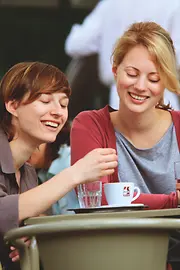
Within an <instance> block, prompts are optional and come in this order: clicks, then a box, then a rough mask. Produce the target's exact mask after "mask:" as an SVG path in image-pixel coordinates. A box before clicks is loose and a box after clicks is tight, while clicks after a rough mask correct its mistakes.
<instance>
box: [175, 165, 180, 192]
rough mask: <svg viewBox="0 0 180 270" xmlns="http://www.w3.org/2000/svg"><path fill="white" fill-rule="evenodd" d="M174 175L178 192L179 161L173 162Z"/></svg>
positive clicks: (179, 188)
mask: <svg viewBox="0 0 180 270" xmlns="http://www.w3.org/2000/svg"><path fill="white" fill-rule="evenodd" d="M174 175H175V180H176V190H180V161H176V162H174Z"/></svg>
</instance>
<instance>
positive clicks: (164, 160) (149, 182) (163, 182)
mask: <svg viewBox="0 0 180 270" xmlns="http://www.w3.org/2000/svg"><path fill="white" fill-rule="evenodd" d="M115 135H116V146H117V152H118V177H119V181H121V182H133V183H135V185H136V186H138V187H139V188H140V190H141V192H142V193H154V194H169V193H171V192H174V191H175V190H176V188H175V176H174V162H175V161H180V155H179V148H178V144H177V138H176V132H175V127H174V125H173V124H172V125H171V126H170V127H169V129H168V130H167V132H166V133H165V134H164V136H163V137H162V138H161V139H160V141H159V142H158V143H157V144H156V145H155V146H153V147H152V148H148V149H138V148H136V147H134V146H133V145H132V144H131V143H130V142H129V141H128V140H127V139H126V138H125V137H124V136H123V135H122V134H121V133H119V132H117V131H115Z"/></svg>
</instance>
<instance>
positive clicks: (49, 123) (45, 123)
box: [42, 121, 59, 129]
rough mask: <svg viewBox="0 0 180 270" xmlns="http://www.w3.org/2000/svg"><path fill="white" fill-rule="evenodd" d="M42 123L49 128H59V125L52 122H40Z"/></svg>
mask: <svg viewBox="0 0 180 270" xmlns="http://www.w3.org/2000/svg"><path fill="white" fill-rule="evenodd" d="M42 123H43V124H44V125H45V126H47V127H50V128H53V129H57V128H58V127H59V123H56V122H52V121H42Z"/></svg>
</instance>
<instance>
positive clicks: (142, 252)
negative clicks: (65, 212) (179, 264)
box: [4, 215, 180, 270]
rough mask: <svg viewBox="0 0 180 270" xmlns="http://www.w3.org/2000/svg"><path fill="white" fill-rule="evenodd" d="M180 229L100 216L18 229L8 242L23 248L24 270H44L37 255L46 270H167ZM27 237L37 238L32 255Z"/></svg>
mask: <svg viewBox="0 0 180 270" xmlns="http://www.w3.org/2000/svg"><path fill="white" fill-rule="evenodd" d="M179 228H180V220H178V219H159V218H156V219H152V218H142V219H140V218H134V219H132V218H123V219H122V218H117V217H107V218H106V217H101V216H100V215H98V216H96V218H89V219H88V218H87V219H83V220H80V219H74V220H73V219H72V220H71V219H67V220H64V221H63V220H61V221H60V222H57V221H55V222H47V223H44V224H43V223H42V224H36V225H35V224H34V225H29V226H25V227H22V228H18V229H13V230H11V231H9V232H7V233H6V235H5V238H4V239H5V241H6V242H7V243H9V244H11V245H14V246H17V247H20V248H21V252H20V260H21V269H22V270H39V258H38V252H39V255H40V259H41V263H42V266H43V269H44V270H50V269H51V270H57V269H62V270H73V269H78V270H84V269H86V270H92V269H93V270H99V269H103V270H109V269H113V270H132V269H138V270H144V269H146V270H152V269H153V270H165V269H166V259H167V253H168V239H169V233H170V232H172V231H173V230H175V229H179ZM23 236H29V237H35V238H36V240H37V246H38V249H37V246H36V245H34V253H33V255H32V252H31V254H30V253H29V251H28V248H27V247H25V246H24V245H23V246H22V245H19V239H20V238H21V237H23ZM31 246H32V244H31ZM31 249H32V247H31V248H30V250H31Z"/></svg>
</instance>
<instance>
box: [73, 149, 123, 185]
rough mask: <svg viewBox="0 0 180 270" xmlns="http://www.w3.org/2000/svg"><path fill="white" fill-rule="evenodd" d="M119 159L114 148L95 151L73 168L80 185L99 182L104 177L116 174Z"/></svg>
mask: <svg viewBox="0 0 180 270" xmlns="http://www.w3.org/2000/svg"><path fill="white" fill-rule="evenodd" d="M117 160H118V158H117V155H116V151H115V150H114V149H112V148H98V149H94V150H92V151H91V152H89V153H88V154H87V155H85V156H84V157H83V158H82V159H80V160H78V161H77V162H76V163H75V164H74V165H73V166H72V167H73V169H74V176H75V177H76V179H75V181H76V183H77V185H78V184H81V183H87V182H92V181H97V180H99V179H100V178H101V177H103V176H107V175H110V174H113V173H114V169H115V168H116V167H117V165H118V162H117Z"/></svg>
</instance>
